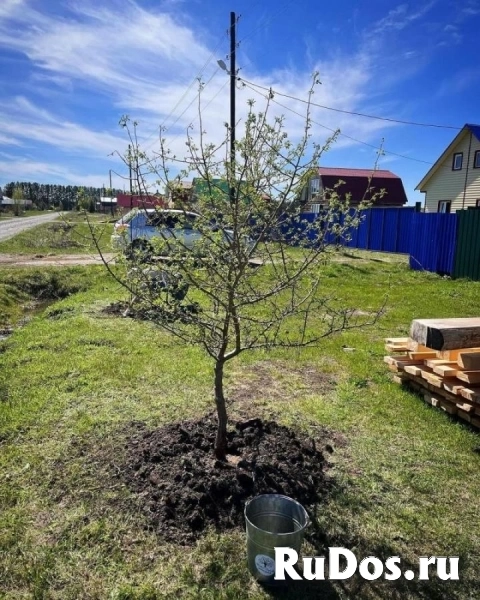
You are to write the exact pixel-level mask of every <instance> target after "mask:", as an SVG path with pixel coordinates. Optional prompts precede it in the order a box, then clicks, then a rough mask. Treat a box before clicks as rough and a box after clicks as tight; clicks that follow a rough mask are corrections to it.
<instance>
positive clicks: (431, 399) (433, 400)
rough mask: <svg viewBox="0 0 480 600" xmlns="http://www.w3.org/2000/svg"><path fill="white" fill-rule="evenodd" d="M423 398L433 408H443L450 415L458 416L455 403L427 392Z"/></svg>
mask: <svg viewBox="0 0 480 600" xmlns="http://www.w3.org/2000/svg"><path fill="white" fill-rule="evenodd" d="M423 398H424V400H425V402H427V403H428V404H430V405H431V406H436V407H438V408H441V409H442V410H444V411H445V412H447V413H448V414H450V415H455V414H457V411H458V409H457V406H456V405H455V404H454V403H453V402H450V401H449V400H446V399H445V398H442V397H441V396H437V395H436V394H432V393H431V392H425V393H424V395H423Z"/></svg>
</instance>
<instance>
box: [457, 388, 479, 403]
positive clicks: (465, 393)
mask: <svg viewBox="0 0 480 600" xmlns="http://www.w3.org/2000/svg"><path fill="white" fill-rule="evenodd" d="M460 395H461V396H462V398H466V399H467V400H470V402H476V403H479V404H480V387H465V386H464V387H462V389H461V390H460Z"/></svg>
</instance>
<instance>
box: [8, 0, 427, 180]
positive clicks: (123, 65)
mask: <svg viewBox="0 0 480 600" xmlns="http://www.w3.org/2000/svg"><path fill="white" fill-rule="evenodd" d="M0 1H1V0H0ZM171 1H175V0H169V4H168V5H166V4H164V5H163V9H162V5H161V7H160V8H158V9H151V10H146V9H145V8H142V7H140V6H139V5H138V4H136V3H135V2H134V1H133V0H112V1H111V2H109V3H100V2H97V3H93V2H91V1H88V0H87V1H86V2H82V3H79V2H77V3H74V4H70V5H69V10H70V12H68V13H65V14H58V15H57V14H47V13H46V12H39V11H38V10H35V8H34V6H39V5H40V3H38V4H36V5H35V4H31V5H29V4H27V3H26V2H23V1H22V0H8V2H6V0H3V3H2V8H1V9H0V45H1V46H4V47H6V48H8V49H11V50H16V51H18V52H21V53H23V54H24V55H25V56H26V57H27V58H28V59H29V60H30V63H31V65H32V66H33V67H34V68H35V69H36V70H35V71H34V75H33V80H32V81H33V83H34V85H35V91H36V92H37V95H38V94H39V93H40V94H50V95H51V97H52V99H53V100H52V101H54V99H55V98H54V95H53V93H51V88H52V83H53V84H54V85H55V86H56V89H58V90H59V91H61V92H62V93H64V96H62V99H64V100H65V101H66V102H68V101H69V100H71V99H72V97H73V95H74V94H75V93H76V92H77V90H78V91H80V92H81V94H82V97H81V98H79V103H80V105H81V101H82V98H85V96H86V95H90V96H91V97H92V98H97V97H98V96H97V94H100V95H101V98H102V101H103V103H104V104H105V103H107V102H109V103H110V106H111V107H112V109H111V111H112V113H113V114H115V115H117V114H118V116H119V114H120V113H121V112H126V113H128V114H130V115H131V116H132V118H135V119H138V120H139V122H140V127H139V135H140V138H141V139H142V140H145V144H146V147H147V148H148V147H150V148H151V149H152V150H153V149H154V148H155V146H154V144H155V140H156V138H157V135H158V126H159V125H160V123H162V122H163V121H164V120H165V119H166V117H168V119H167V120H166V123H165V124H166V126H167V127H168V128H169V131H168V132H167V137H168V139H170V140H172V150H173V152H174V153H175V154H177V155H179V156H183V155H184V154H185V133H186V130H187V128H188V127H189V125H190V124H191V123H192V122H193V124H194V129H193V132H194V135H197V134H198V129H199V126H198V119H197V116H198V111H197V101H196V99H197V91H196V83H195V77H196V76H197V75H200V76H201V77H202V79H203V81H209V80H210V79H211V81H209V83H208V85H207V86H206V88H205V90H204V92H203V94H202V96H203V99H204V100H203V105H204V106H205V104H208V106H207V107H206V108H205V111H204V114H203V127H204V129H205V130H206V131H207V133H208V137H209V139H211V140H212V141H217V142H218V141H219V140H221V139H222V138H223V137H224V134H225V129H224V122H225V121H227V120H228V118H229V95H228V87H226V86H228V77H227V75H226V74H225V73H223V72H221V71H220V72H217V71H218V69H217V65H216V58H217V55H222V54H223V52H222V50H218V48H217V49H215V50H213V48H210V47H209V45H208V43H207V42H206V41H205V39H204V36H203V34H202V31H201V30H200V29H199V27H198V24H195V25H194V26H193V25H192V26H191V27H190V26H187V25H186V24H184V23H182V22H181V20H180V19H181V14H180V11H178V14H179V16H178V17H173V16H172V15H171V14H169V13H168V12H166V11H165V6H168V7H170V2H171ZM5 2H6V3H5ZM433 5H434V2H433V1H432V2H429V3H427V4H426V5H424V6H423V7H422V8H421V9H419V10H417V11H415V10H409V8H408V5H406V4H403V5H400V6H398V7H397V8H396V9H394V10H393V11H390V13H388V15H387V16H386V17H385V18H383V19H380V20H379V21H378V22H377V24H376V25H375V28H376V30H377V35H376V36H375V43H373V42H372V36H371V35H370V34H369V35H366V36H364V38H363V40H362V46H361V47H360V48H359V50H358V52H357V53H354V54H352V53H349V54H337V55H335V56H333V57H330V58H328V59H324V60H322V61H320V62H319V63H318V65H317V68H318V70H319V72H320V79H321V81H322V85H321V86H319V87H318V88H317V89H316V92H315V94H314V96H313V100H314V102H316V103H318V104H321V105H326V106H334V107H337V108H341V109H344V110H347V111H348V110H350V111H360V112H373V109H372V104H373V103H374V104H375V106H374V110H375V111H376V112H377V113H379V114H384V115H385V116H389V115H390V114H395V113H396V114H397V116H398V114H399V113H400V106H399V105H396V104H394V103H391V104H389V105H386V104H385V102H384V95H383V93H384V91H385V87H382V83H381V82H380V80H379V77H378V59H379V57H381V56H382V53H384V52H385V46H384V45H383V44H384V40H383V38H382V36H380V35H378V33H379V32H383V33H385V34H387V33H388V31H389V30H392V29H396V30H401V29H403V28H404V27H406V26H407V25H408V24H410V23H412V22H414V21H416V20H418V19H420V17H421V16H423V15H424V14H426V12H427V11H428V10H430V9H431V7H432V6H433ZM184 6H186V5H184ZM6 7H7V8H6ZM162 10H163V12H162ZM185 22H186V21H185ZM13 25H14V26H13ZM226 42H227V38H225V43H226ZM212 50H213V51H212ZM410 62H412V61H410ZM247 63H248V61H247ZM243 66H245V65H243ZM241 75H242V76H244V77H245V79H248V80H250V81H253V82H254V83H258V84H260V85H264V86H266V87H270V86H272V87H273V88H274V89H276V90H278V91H280V92H282V93H285V94H287V95H290V96H294V97H301V98H306V93H307V88H308V81H309V75H310V73H309V72H306V71H302V70H301V69H298V67H291V68H288V69H287V68H286V69H282V70H277V71H274V72H271V73H268V74H267V73H263V74H258V73H255V72H254V69H253V67H252V66H251V65H247V66H246V67H245V68H244V70H242V71H241ZM401 75H402V73H401V72H400V69H399V71H398V72H395V73H393V74H390V79H389V83H392V81H395V78H396V77H401ZM188 85H190V88H189V89H188V90H187V89H186V88H187V86H188ZM247 98H256V99H257V101H258V107H259V108H262V107H263V104H264V101H263V99H262V97H261V96H259V95H257V94H256V93H254V92H253V91H251V90H248V89H240V90H238V92H237V106H238V118H239V119H240V121H241V120H242V119H243V118H244V116H245V101H246V99H247ZM179 100H180V102H179ZM275 100H277V101H278V102H281V103H282V104H284V105H285V106H286V107H287V109H285V108H282V107H279V106H278V105H276V104H273V105H272V112H273V113H274V114H281V113H284V114H285V115H286V117H287V127H288V131H289V134H290V135H291V136H292V137H294V138H295V136H298V135H299V134H300V133H301V129H302V125H303V120H302V117H300V116H297V115H295V114H292V113H291V112H289V110H288V109H291V110H293V111H295V112H298V113H300V114H301V115H303V114H304V112H305V105H304V104H302V103H301V102H299V101H296V100H292V99H288V98H282V97H279V96H276V97H275ZM189 105H190V106H189ZM90 106H91V104H90ZM174 107H175V110H174V112H173V114H170V113H171V111H172V109H173V108H174ZM187 107H188V108H187ZM369 107H370V110H369ZM72 110H73V109H72ZM80 110H81V109H80ZM390 111H391V112H390ZM182 113H183V114H182ZM70 114H71V113H70ZM82 116H83V115H82ZM312 117H313V119H314V121H316V122H317V123H319V124H321V125H323V126H324V127H325V128H327V129H324V128H322V127H321V125H315V124H314V127H313V134H314V136H315V137H316V139H317V140H318V141H322V140H324V139H325V138H326V137H327V136H328V135H329V131H328V129H332V130H335V129H337V128H340V129H341V130H342V132H344V133H345V134H347V135H348V136H350V137H351V138H356V139H359V140H365V141H367V142H370V143H372V144H373V145H377V144H378V145H379V144H380V140H381V138H382V137H383V135H384V133H385V131H387V130H388V129H387V128H392V127H394V125H393V124H386V123H385V122H382V121H374V120H370V119H366V118H359V117H353V116H349V115H346V114H340V113H333V112H330V111H326V110H323V109H320V108H314V109H313V112H312ZM80 118H81V117H79V118H78V119H79V120H80ZM0 128H1V130H2V135H3V136H5V137H6V138H7V140H8V139H10V140H12V141H13V143H15V144H27V145H28V143H33V144H35V145H39V144H41V145H42V147H44V145H50V146H54V147H57V148H60V149H62V150H63V151H64V152H65V160H70V159H71V156H72V155H74V156H77V157H78V156H79V155H84V156H89V157H91V156H97V157H106V155H107V154H109V153H111V152H112V151H114V150H118V151H119V152H123V149H124V148H125V146H126V144H127V143H128V142H127V140H126V138H125V137H122V135H121V133H119V132H118V131H117V130H110V129H108V128H104V129H102V130H99V131H95V130H93V129H92V128H89V127H88V126H87V125H85V124H81V123H80V122H75V120H74V119H72V118H70V119H66V118H61V117H60V116H58V115H57V114H55V112H54V109H53V107H52V108H49V109H48V110H46V109H45V108H42V107H40V106H39V105H38V102H37V101H33V100H32V99H30V98H29V97H26V96H25V95H24V96H19V97H17V98H14V99H10V100H8V101H6V100H4V101H3V102H2V103H0ZM239 128H240V129H241V123H240V125H239ZM0 143H2V140H1V139H0ZM355 143H356V142H355V141H353V140H352V139H349V138H345V137H340V138H339V142H338V144H337V145H336V146H335V148H342V147H345V146H352V145H354V144H355ZM371 152H372V153H373V149H372V150H371ZM14 164H15V165H16V167H15V168H18V169H20V168H21V166H22V163H21V161H17V162H15V163H14ZM28 164H29V165H30V168H31V169H40V170H41V169H47V165H46V163H44V162H43V161H42V160H40V161H30V162H29V163H28ZM24 166H25V167H27V164H26V163H24ZM55 168H56V167H53V170H52V171H45V172H46V173H47V174H50V175H51V176H52V177H53V176H56V175H55ZM38 172H40V171H38ZM63 172H64V173H65V172H68V171H65V169H63ZM58 176H59V177H60V176H61V175H60V174H58Z"/></svg>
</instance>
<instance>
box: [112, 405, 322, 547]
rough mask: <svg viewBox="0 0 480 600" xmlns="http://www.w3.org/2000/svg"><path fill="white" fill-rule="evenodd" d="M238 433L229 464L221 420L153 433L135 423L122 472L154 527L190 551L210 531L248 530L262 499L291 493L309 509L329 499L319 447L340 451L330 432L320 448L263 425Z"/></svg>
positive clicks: (241, 427) (232, 438)
mask: <svg viewBox="0 0 480 600" xmlns="http://www.w3.org/2000/svg"><path fill="white" fill-rule="evenodd" d="M234 427H235V428H234V430H232V431H230V432H229V436H228V452H229V456H228V462H226V463H223V462H220V461H218V460H216V459H215V457H214V456H213V444H214V440H215V433H216V420H215V418H214V417H210V416H209V417H206V418H204V419H202V420H200V421H185V422H182V423H177V424H170V425H166V426H165V427H162V428H160V429H155V430H153V431H152V430H148V429H147V428H146V426H145V425H143V424H141V423H138V424H136V428H135V432H134V433H133V434H131V435H130V436H129V438H128V440H127V444H126V448H125V449H126V456H127V465H126V466H125V467H124V470H123V473H124V477H125V478H126V482H127V485H128V487H130V489H132V490H133V491H135V492H136V493H137V494H138V501H139V504H140V507H141V510H142V511H143V512H144V514H145V515H146V516H147V518H148V521H149V524H150V525H151V526H152V527H153V528H154V529H155V530H156V531H157V533H158V534H159V535H160V536H161V537H163V538H164V539H166V540H168V541H172V542H175V543H179V544H189V543H191V542H193V541H195V540H196V539H197V538H198V537H199V536H200V535H201V534H202V532H203V531H204V530H205V529H206V528H208V527H212V526H213V527H214V528H215V529H216V530H217V531H224V530H226V529H231V528H233V527H242V528H243V527H244V516H243V511H244V506H245V502H246V501H247V500H248V499H249V498H252V497H253V496H256V495H258V494H265V493H279V494H285V495H287V496H290V497H291V498H294V499H295V500H297V501H298V502H300V503H301V504H302V505H303V506H305V508H306V509H307V510H308V509H309V508H313V506H314V505H315V504H316V503H317V502H318V501H320V500H321V497H322V496H323V495H324V494H325V493H326V491H327V488H328V477H327V475H326V473H325V471H326V469H327V468H328V466H329V465H328V463H327V461H326V460H325V458H324V456H323V454H322V452H321V450H320V448H325V449H326V450H327V451H328V452H331V451H333V450H332V447H331V446H330V444H329V443H328V442H329V441H331V438H330V437H329V436H328V434H327V433H323V435H322V433H320V434H317V437H316V440H315V441H314V440H313V439H301V438H300V437H299V436H297V434H296V433H295V432H294V431H293V430H291V429H288V428H287V427H283V426H281V425H278V424H276V423H275V422H273V421H262V420H261V419H250V420H248V421H242V422H237V423H235V424H234ZM317 448H318V449H317Z"/></svg>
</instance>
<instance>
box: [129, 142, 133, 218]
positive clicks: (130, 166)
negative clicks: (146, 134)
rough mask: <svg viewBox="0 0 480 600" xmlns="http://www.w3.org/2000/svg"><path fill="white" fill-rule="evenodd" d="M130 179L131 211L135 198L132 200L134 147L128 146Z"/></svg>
mask: <svg viewBox="0 0 480 600" xmlns="http://www.w3.org/2000/svg"><path fill="white" fill-rule="evenodd" d="M128 178H129V180H130V210H131V209H132V207H133V198H132V193H133V191H132V147H131V145H130V144H128Z"/></svg>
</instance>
